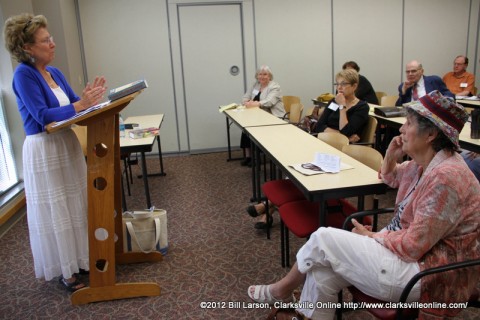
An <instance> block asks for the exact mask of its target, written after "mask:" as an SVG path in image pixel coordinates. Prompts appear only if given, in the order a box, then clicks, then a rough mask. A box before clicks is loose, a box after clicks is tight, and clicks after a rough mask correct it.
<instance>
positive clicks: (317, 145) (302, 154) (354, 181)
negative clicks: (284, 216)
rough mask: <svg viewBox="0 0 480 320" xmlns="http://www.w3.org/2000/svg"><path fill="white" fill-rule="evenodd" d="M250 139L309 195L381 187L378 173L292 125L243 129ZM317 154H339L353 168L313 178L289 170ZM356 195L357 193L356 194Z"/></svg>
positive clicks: (358, 193) (362, 192) (358, 192)
mask: <svg viewBox="0 0 480 320" xmlns="http://www.w3.org/2000/svg"><path fill="white" fill-rule="evenodd" d="M246 131H247V133H248V134H249V136H250V138H251V139H253V140H254V141H255V143H256V144H257V145H259V146H261V149H262V150H263V151H264V152H266V153H267V154H268V155H269V157H270V158H271V159H274V161H275V162H276V164H277V165H279V164H280V166H281V167H282V171H284V173H285V174H286V175H287V176H289V177H290V178H292V179H293V180H296V181H298V182H299V183H300V184H301V185H302V186H303V188H304V191H307V192H308V193H309V194H310V196H311V195H312V194H315V193H326V192H328V191H333V192H338V195H337V197H341V195H340V193H341V192H342V191H341V189H343V192H345V191H346V190H347V189H351V188H353V189H357V191H352V192H354V193H352V195H362V194H363V195H365V194H372V193H371V192H366V191H360V189H362V190H363V189H364V188H367V187H368V186H374V187H384V185H383V183H382V181H381V180H380V179H378V173H377V172H376V171H375V170H372V169H370V168H369V167H367V166H365V165H364V164H362V163H361V162H359V161H357V160H355V159H353V158H351V157H349V156H348V155H346V154H344V153H342V152H341V151H339V150H337V149H335V148H334V147H331V146H330V145H328V144H327V143H325V142H323V141H321V140H320V139H318V138H317V137H314V136H312V135H309V134H308V133H306V132H304V131H302V130H301V129H299V128H297V127H296V126H293V125H291V124H288V125H283V126H264V127H249V128H246ZM316 152H322V153H326V154H332V155H338V156H340V158H341V161H342V162H344V163H346V164H349V165H350V166H352V167H353V169H348V170H343V171H340V172H339V173H334V174H332V173H324V174H317V175H312V176H305V175H303V174H301V173H300V172H298V171H296V170H295V169H293V168H291V167H289V165H292V164H301V163H306V162H311V161H313V159H314V156H315V153H316ZM355 192H356V193H355Z"/></svg>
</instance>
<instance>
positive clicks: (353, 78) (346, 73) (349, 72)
mask: <svg viewBox="0 0 480 320" xmlns="http://www.w3.org/2000/svg"><path fill="white" fill-rule="evenodd" d="M338 78H343V79H344V80H345V81H347V82H348V83H350V84H351V85H354V84H358V81H359V79H358V72H357V71H355V70H354V69H345V70H342V71H340V72H339V73H337V75H336V76H335V80H337V79H338Z"/></svg>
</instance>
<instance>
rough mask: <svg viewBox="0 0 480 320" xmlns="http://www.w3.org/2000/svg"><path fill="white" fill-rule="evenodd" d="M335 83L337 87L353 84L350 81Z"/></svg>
mask: <svg viewBox="0 0 480 320" xmlns="http://www.w3.org/2000/svg"><path fill="white" fill-rule="evenodd" d="M333 85H334V86H337V87H346V86H349V85H351V83H348V82H339V83H334V84H333Z"/></svg>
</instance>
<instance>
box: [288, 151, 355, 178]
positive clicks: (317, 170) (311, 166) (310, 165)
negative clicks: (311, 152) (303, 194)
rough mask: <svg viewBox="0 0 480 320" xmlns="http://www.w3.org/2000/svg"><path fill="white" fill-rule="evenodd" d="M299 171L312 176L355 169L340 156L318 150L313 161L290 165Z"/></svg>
mask: <svg viewBox="0 0 480 320" xmlns="http://www.w3.org/2000/svg"><path fill="white" fill-rule="evenodd" d="M290 166H291V167H292V168H293V169H295V170H297V171H298V172H300V173H302V174H304V175H306V176H311V175H315V174H321V173H338V172H340V171H341V170H347V169H353V167H352V166H350V165H348V164H346V163H343V162H341V161H340V157H339V156H335V155H330V154H325V153H320V152H317V153H316V154H315V159H314V160H313V161H312V162H307V163H300V164H293V165H290Z"/></svg>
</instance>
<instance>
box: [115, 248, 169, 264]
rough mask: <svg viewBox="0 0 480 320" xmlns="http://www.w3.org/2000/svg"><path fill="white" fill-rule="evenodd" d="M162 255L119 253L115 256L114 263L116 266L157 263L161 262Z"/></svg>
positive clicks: (154, 253) (158, 253) (156, 252)
mask: <svg viewBox="0 0 480 320" xmlns="http://www.w3.org/2000/svg"><path fill="white" fill-rule="evenodd" d="M162 259H163V255H162V254H161V253H160V252H158V251H155V252H150V253H143V252H121V253H117V254H116V255H115V262H116V263H118V264H130V263H140V262H158V261H162Z"/></svg>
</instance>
